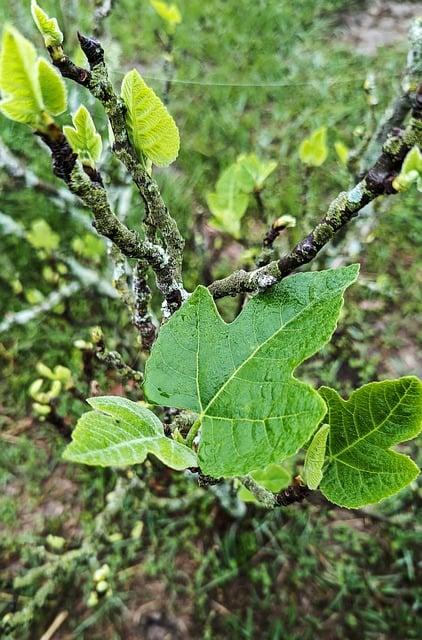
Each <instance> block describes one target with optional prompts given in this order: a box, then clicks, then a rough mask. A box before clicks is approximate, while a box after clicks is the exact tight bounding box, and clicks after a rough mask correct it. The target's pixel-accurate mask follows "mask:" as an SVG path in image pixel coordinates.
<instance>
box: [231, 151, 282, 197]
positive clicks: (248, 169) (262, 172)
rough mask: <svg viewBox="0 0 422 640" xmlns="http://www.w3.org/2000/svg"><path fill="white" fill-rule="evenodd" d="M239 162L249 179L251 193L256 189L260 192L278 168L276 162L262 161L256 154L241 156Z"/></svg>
mask: <svg viewBox="0 0 422 640" xmlns="http://www.w3.org/2000/svg"><path fill="white" fill-rule="evenodd" d="M237 162H238V164H239V165H240V166H241V167H242V169H243V171H244V172H245V173H246V175H247V176H248V178H249V181H250V184H251V187H250V191H253V190H254V189H255V190H257V191H260V190H261V189H262V188H263V186H264V182H265V180H266V179H267V178H268V176H270V175H271V174H272V173H273V171H275V169H276V168H277V162H275V160H262V159H261V158H258V156H257V155H255V154H254V153H249V154H246V155H241V156H239V157H238V159H237Z"/></svg>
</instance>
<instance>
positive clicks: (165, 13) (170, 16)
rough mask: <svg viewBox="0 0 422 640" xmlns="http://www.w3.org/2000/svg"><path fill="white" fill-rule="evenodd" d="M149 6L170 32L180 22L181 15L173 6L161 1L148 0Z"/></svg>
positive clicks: (177, 8)
mask: <svg viewBox="0 0 422 640" xmlns="http://www.w3.org/2000/svg"><path fill="white" fill-rule="evenodd" d="M150 4H151V6H152V7H153V8H154V9H155V11H156V13H157V14H158V15H159V16H160V18H162V19H163V20H164V22H166V23H167V25H168V27H169V28H170V30H171V31H173V30H174V29H175V27H176V26H177V25H178V24H180V23H181V22H182V14H181V13H180V10H179V7H178V6H177V5H175V4H168V3H167V2H163V1H162V0H150Z"/></svg>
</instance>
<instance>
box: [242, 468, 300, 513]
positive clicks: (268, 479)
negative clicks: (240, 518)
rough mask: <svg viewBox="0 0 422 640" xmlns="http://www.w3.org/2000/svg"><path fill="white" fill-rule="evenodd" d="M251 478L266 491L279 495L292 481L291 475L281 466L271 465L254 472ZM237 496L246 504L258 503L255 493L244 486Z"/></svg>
mask: <svg viewBox="0 0 422 640" xmlns="http://www.w3.org/2000/svg"><path fill="white" fill-rule="evenodd" d="M250 476H251V477H252V478H253V479H254V480H255V482H257V483H258V484H259V485H260V486H261V487H264V489H267V491H272V492H273V493H278V492H279V491H281V490H282V489H285V488H286V487H288V486H289V484H290V480H291V474H290V473H289V472H288V471H287V469H285V468H284V467H282V466H281V465H280V464H270V465H268V467H265V469H260V470H258V471H252V473H250ZM237 495H238V496H239V498H240V499H241V500H243V501H244V502H256V503H258V500H257V499H256V498H255V496H254V495H253V493H251V492H250V491H249V489H247V488H246V487H244V486H243V485H242V486H241V487H240V489H239V491H238V494H237Z"/></svg>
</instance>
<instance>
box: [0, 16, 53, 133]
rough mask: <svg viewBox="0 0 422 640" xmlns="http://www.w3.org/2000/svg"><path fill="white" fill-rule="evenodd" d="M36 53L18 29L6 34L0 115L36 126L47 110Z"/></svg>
mask: <svg viewBox="0 0 422 640" xmlns="http://www.w3.org/2000/svg"><path fill="white" fill-rule="evenodd" d="M36 62H37V54H36V51H35V49H34V47H33V45H32V44H31V42H29V40H27V39H26V38H24V37H23V36H22V35H21V34H20V33H19V32H18V31H16V29H14V28H13V27H11V26H7V27H6V28H5V29H4V31H3V39H2V48H1V54H0V91H1V92H2V94H3V98H4V99H3V100H2V102H0V111H1V112H2V113H3V114H4V115H5V116H6V117H8V118H10V119H11V120H15V121H16V122H22V123H24V124H29V125H33V124H34V123H36V122H37V120H38V118H39V115H40V113H41V112H42V111H43V109H44V105H43V100H42V95H41V89H40V86H39V82H38V71H37V64H36Z"/></svg>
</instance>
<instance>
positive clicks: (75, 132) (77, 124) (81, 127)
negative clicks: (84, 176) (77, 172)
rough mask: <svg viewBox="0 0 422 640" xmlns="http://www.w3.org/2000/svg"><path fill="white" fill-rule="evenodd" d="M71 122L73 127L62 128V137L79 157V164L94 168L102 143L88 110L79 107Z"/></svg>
mask: <svg viewBox="0 0 422 640" xmlns="http://www.w3.org/2000/svg"><path fill="white" fill-rule="evenodd" d="M72 122H73V127H68V126H65V127H63V133H64V135H65V136H66V138H67V140H68V142H69V144H70V146H71V147H72V149H73V151H74V152H75V153H77V154H78V155H79V156H80V159H81V162H82V163H84V164H89V165H91V166H95V163H96V162H98V160H99V159H100V157H101V152H102V149H103V143H102V140H101V136H100V134H99V133H97V130H96V128H95V124H94V121H93V120H92V118H91V114H90V113H89V111H88V109H87V108H86V107H84V106H83V105H81V106H80V107H79V109H78V110H77V111H76V113H75V114H74V115H73V117H72Z"/></svg>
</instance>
